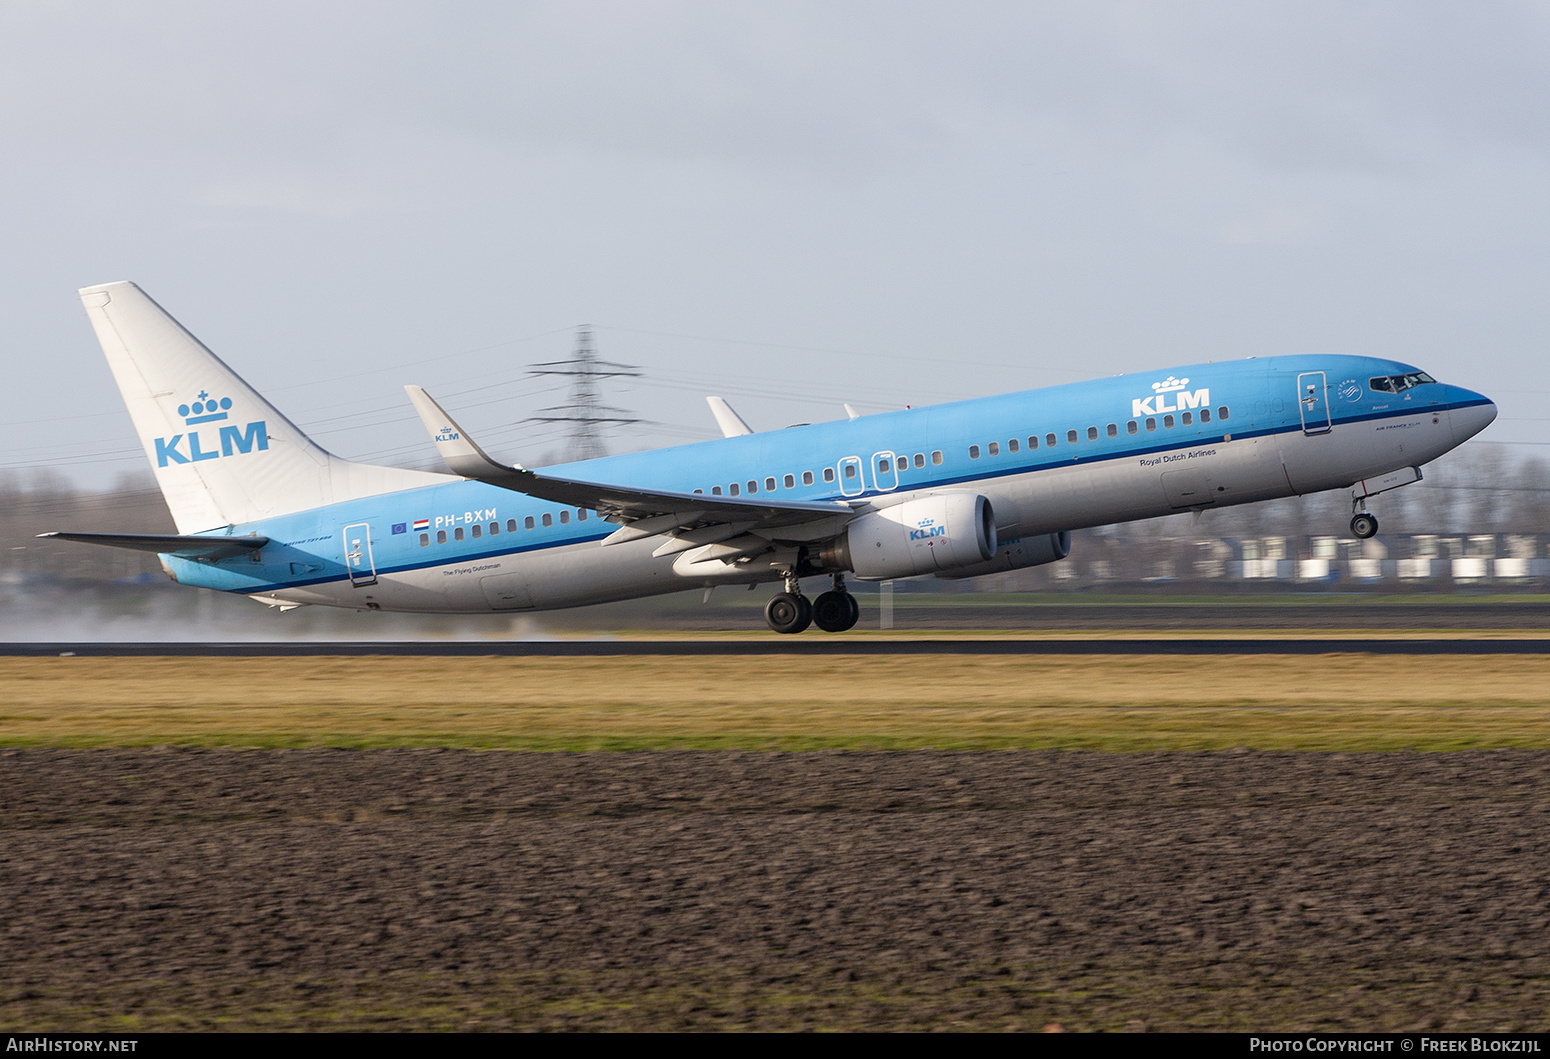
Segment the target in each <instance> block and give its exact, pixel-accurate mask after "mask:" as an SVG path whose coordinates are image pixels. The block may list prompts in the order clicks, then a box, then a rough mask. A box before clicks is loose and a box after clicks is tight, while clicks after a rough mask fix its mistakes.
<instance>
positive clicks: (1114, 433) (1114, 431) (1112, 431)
mask: <svg viewBox="0 0 1550 1059" xmlns="http://www.w3.org/2000/svg"><path fill="white" fill-rule="evenodd" d="M1109 437H1111V438H1117V437H1119V427H1117V426H1115V425H1114V424H1113V423H1110V424H1109Z"/></svg>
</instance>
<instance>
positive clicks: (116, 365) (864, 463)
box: [47, 283, 1496, 633]
mask: <svg viewBox="0 0 1550 1059" xmlns="http://www.w3.org/2000/svg"><path fill="white" fill-rule="evenodd" d="M81 300H82V301H83V302H84V304H85V306H86V313H87V316H88V317H89V318H90V320H91V323H92V326H93V327H94V328H95V329H96V332H97V338H98V340H99V341H100V342H101V344H102V350H103V352H104V353H105V354H106V355H107V359H108V364H109V366H110V367H111V368H112V371H113V375H114V377H115V379H116V380H117V382H118V386H119V389H120V391H121V392H122V393H123V396H124V401H125V403H126V404H127V405H128V406H129V414H130V417H131V418H132V419H133V421H134V425H135V429H136V431H137V432H138V433H139V435H140V441H141V443H142V444H143V445H144V447H145V453H146V455H147V456H148V457H149V458H150V461H151V464H152V467H153V468H154V469H155V472H156V479H157V482H158V484H159V485H160V486H161V490H162V493H163V495H164V496H165V497H166V500H167V506H168V507H169V508H170V509H171V511H172V517H173V520H174V523H175V524H176V526H177V529H178V533H177V534H176V535H166V536H159V535H143V534H91V533H68V532H64V533H55V534H48V535H47V536H54V537H61V538H64V539H67V540H75V541H85V542H89V543H94V544H105V545H111V546H114V547H120V548H134V549H139V550H142V551H149V552H155V553H157V554H158V556H159V557H160V559H161V563H162V565H163V567H164V568H165V569H166V571H167V573H168V574H170V575H171V576H172V578H173V579H174V580H176V581H178V582H179V583H181V584H185V585H195V586H198V587H201V588H210V589H217V590H221V591H225V592H235V593H240V594H243V595H247V596H251V597H253V598H254V599H257V600H259V601H261V602H264V603H267V604H270V605H272V606H275V607H278V608H280V609H282V610H285V609H290V608H292V607H298V606H302V605H305V604H321V605H325V606H335V607H353V608H356V609H360V610H396V611H419V612H442V613H476V612H477V613H488V612H490V611H525V610H544V609H554V608H560V607H574V606H579V605H582V604H588V603H602V602H606V601H610V600H621V599H631V598H634V597H639V596H649V595H654V594H657V593H663V592H677V591H682V590H683V589H686V588H691V587H699V586H702V585H718V584H728V583H730V584H754V583H760V582H783V585H784V591H782V592H780V593H778V594H777V595H775V596H774V598H772V599H771V600H770V602H769V605H768V606H767V607H766V609H765V616H766V618H767V619H768V621H769V624H770V627H771V628H773V629H775V630H776V631H777V632H785V633H795V632H801V631H802V630H803V629H805V628H807V627H808V625H809V624H816V625H818V627H819V628H821V629H824V630H826V631H829V632H842V631H844V630H846V629H849V628H851V627H852V626H853V625H855V623H856V619H857V615H858V609H857V606H856V602H855V598H854V597H853V596H852V595H851V594H850V593H849V592H848V591H846V589H845V578H846V577H847V576H849V577H855V578H859V579H862V580H869V581H882V580H889V579H893V578H901V577H915V576H920V575H928V574H929V575H934V576H936V577H939V578H964V577H976V576H979V575H981V574H991V573H1000V572H1004V571H1008V570H1015V569H1018V568H1020V567H1027V566H1036V565H1039V564H1041V563H1050V562H1056V561H1058V560H1060V559H1063V558H1065V556H1066V554H1067V552H1068V550H1069V543H1070V536H1069V533H1070V531H1071V530H1074V529H1079V528H1082V527H1087V526H1101V525H1105V524H1109V523H1115V522H1125V521H1129V520H1132V519H1143V518H1152V517H1155V516H1158V515H1167V514H1170V513H1175V512H1180V511H1192V510H1201V509H1204V508H1210V507H1225V506H1228V505H1232V504H1246V503H1252V502H1255V501H1259V500H1270V499H1274V498H1277V497H1286V496H1293V495H1297V494H1302V493H1316V492H1320V491H1322V490H1327V489H1350V490H1351V491H1352V492H1351V496H1352V506H1353V511H1354V515H1353V517H1352V520H1351V530H1352V532H1354V533H1355V534H1356V535H1357V536H1359V537H1370V536H1372V535H1373V534H1374V533H1376V532H1377V520H1376V519H1375V518H1374V517H1373V516H1372V515H1371V514H1370V513H1368V511H1367V498H1369V497H1371V496H1373V495H1374V494H1377V493H1381V492H1383V491H1385V490H1388V489H1393V488H1397V487H1399V486H1402V485H1406V484H1408V483H1410V482H1414V481H1417V480H1419V479H1420V477H1421V467H1422V465H1424V464H1425V463H1427V462H1428V461H1430V460H1434V459H1436V458H1437V457H1438V456H1441V455H1442V454H1443V453H1445V452H1447V451H1448V450H1449V449H1452V448H1454V447H1455V446H1457V445H1459V444H1461V443H1462V442H1464V441H1465V440H1466V439H1468V438H1470V437H1473V436H1474V435H1475V434H1477V433H1479V432H1480V431H1481V430H1483V429H1484V428H1485V427H1486V426H1487V425H1488V424H1489V423H1490V422H1491V421H1492V420H1493V419H1494V418H1495V417H1496V406H1495V405H1494V404H1492V403H1491V401H1490V400H1488V399H1487V398H1485V397H1483V396H1481V395H1480V394H1478V393H1475V392H1473V391H1471V390H1466V389H1464V388H1462V387H1459V386H1452V385H1448V384H1446V383H1441V382H1437V381H1435V380H1434V379H1432V377H1431V376H1429V375H1427V374H1426V373H1425V372H1423V371H1420V370H1418V369H1417V368H1414V367H1412V366H1410V365H1408V364H1401V363H1397V362H1395V361H1391V360H1385V359H1379V358H1373V357H1358V356H1337V355H1328V356H1325V355H1307V356H1281V357H1266V358H1261V359H1249V360H1240V361H1231V362H1223V363H1214V364H1192V365H1188V366H1186V367H1176V368H1169V369H1165V370H1161V371H1156V372H1149V373H1145V374H1132V375H1121V376H1118V377H1115V378H1109V379H1101V380H1095V381H1091V382H1081V383H1073V384H1071V385H1067V386H1055V387H1050V388H1048V389H1041V390H1029V391H1026V392H1023V393H1012V394H1006V395H1004V396H1000V397H984V398H979V399H976V400H970V401H960V402H956V403H952V404H941V405H934V406H930V407H924V408H910V409H906V410H904V411H900V412H889V413H885V414H881V415H871V416H862V417H858V418H852V419H848V420H840V421H837V422H832V423H819V424H815V425H811V426H801V427H789V428H787V429H785V430H776V431H767V432H762V433H753V432H750V431H748V430H747V428H746V426H745V425H744V424H743V423H742V421H741V420H739V419H738V418H737V416H736V414H735V413H733V412H732V411H731V409H730V408H729V407H727V406H726V404H725V402H719V399H713V400H712V408H713V410H714V411H715V412H716V417H717V419H718V421H720V422H721V423H722V425H723V429H724V431H725V432H726V433H727V435H728V436H727V437H725V438H722V439H720V440H716V441H706V442H700V443H698V444H693V445H683V446H678V447H675V448H668V449H658V450H655V451H650V452H637V453H631V454H629V455H624V456H609V457H606V458H603V459H596V460H588V461H585V462H581V463H573V464H567V465H564V466H559V467H549V468H544V469H542V470H540V471H532V470H528V469H526V468H523V467H521V466H520V465H510V466H508V465H505V464H502V463H499V462H497V461H496V460H495V459H493V458H491V457H490V456H489V455H488V454H487V453H486V452H485V451H484V450H483V449H481V448H480V447H479V445H478V444H476V443H475V442H474V441H473V439H471V438H470V437H469V436H468V435H467V433H466V432H465V431H463V430H462V428H461V427H459V426H458V425H457V423H456V422H454V421H453V419H452V417H451V416H450V415H449V414H448V413H447V412H445V411H443V410H442V408H441V407H440V406H439V405H437V404H436V403H435V401H434V400H432V399H431V397H430V395H428V394H427V393H426V392H425V391H424V390H422V389H420V388H419V387H413V386H411V387H407V389H408V392H409V397H410V399H411V401H412V402H413V404H414V406H415V408H416V410H417V411H418V412H419V414H420V417H421V418H422V419H423V420H424V422H425V426H426V428H427V429H428V430H429V431H430V433H431V436H432V439H433V441H434V444H435V446H436V448H437V449H438V450H439V452H440V454H441V457H442V459H443V460H444V461H445V462H446V464H447V467H448V469H449V470H450V472H451V473H449V474H436V473H430V472H425V471H411V470H403V469H400V468H396V467H381V466H374V465H370V464H363V463H355V462H352V461H349V460H343V459H340V458H339V457H337V456H334V455H331V454H330V453H328V452H325V451H324V450H323V449H321V448H319V447H318V446H317V445H316V444H314V443H313V442H312V441H311V440H310V439H309V438H308V437H307V436H306V435H305V434H303V433H302V432H301V431H300V430H299V429H297V427H296V426H295V425H294V424H293V423H291V422H290V421H289V420H287V419H286V418H285V417H284V416H282V415H281V414H280V413H279V412H278V411H276V410H275V408H274V407H273V406H272V405H270V404H269V403H268V402H267V401H265V400H264V398H262V397H260V396H259V395H258V393H256V392H255V391H254V390H253V389H251V388H250V387H249V386H248V385H247V384H246V383H245V382H243V381H242V379H240V378H239V377H238V376H237V375H236V373H235V372H233V371H232V370H231V369H230V368H229V367H227V366H226V364H224V363H223V362H222V361H221V360H220V359H219V358H217V357H216V356H215V355H214V354H213V353H211V352H210V351H209V350H208V349H206V348H205V347H204V346H203V345H201V344H200V342H199V341H198V339H196V338H194V337H193V335H191V334H189V333H188V332H187V331H185V330H184V329H183V328H182V326H180V325H179V324H178V322H177V321H176V320H174V319H173V318H172V317H171V316H170V315H168V314H167V313H166V312H165V311H164V310H163V309H162V308H161V307H160V306H159V305H157V304H156V303H155V302H154V301H152V300H151V299H150V298H149V297H147V296H146V295H145V293H144V292H142V291H141V290H140V288H139V287H137V286H135V285H134V284H133V283H108V284H103V285H102V286H97V287H87V288H85V289H83V290H82V291H81ZM820 576H821V577H826V578H830V579H831V584H830V586H829V587H828V589H827V590H826V591H824V592H823V593H822V594H821V595H819V596H818V597H817V599H816V600H812V601H809V600H808V598H807V597H806V596H805V595H803V593H802V579H803V578H817V577H820Z"/></svg>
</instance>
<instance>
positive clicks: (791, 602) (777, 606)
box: [764, 592, 813, 633]
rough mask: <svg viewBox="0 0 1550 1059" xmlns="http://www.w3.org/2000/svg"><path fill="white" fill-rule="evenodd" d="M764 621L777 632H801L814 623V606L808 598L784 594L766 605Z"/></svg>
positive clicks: (788, 593)
mask: <svg viewBox="0 0 1550 1059" xmlns="http://www.w3.org/2000/svg"><path fill="white" fill-rule="evenodd" d="M764 620H765V621H767V622H769V623H770V628H772V629H774V630H775V631H776V632H782V633H793V632H801V631H802V630H803V629H805V628H807V627H808V626H809V625H811V624H812V623H813V605H812V603H810V602H808V599H807V597H806V596H795V595H792V594H791V593H790V592H782V593H780V594H779V595H777V596H775V597H773V598H772V599H771V600H770V601H769V602H768V603H766V604H765V605H764Z"/></svg>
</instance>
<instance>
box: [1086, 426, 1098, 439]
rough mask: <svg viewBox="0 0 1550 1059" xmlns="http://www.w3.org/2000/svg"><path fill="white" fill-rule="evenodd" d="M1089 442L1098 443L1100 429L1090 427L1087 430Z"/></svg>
mask: <svg viewBox="0 0 1550 1059" xmlns="http://www.w3.org/2000/svg"><path fill="white" fill-rule="evenodd" d="M1087 440H1088V441H1097V440H1098V428H1097V427H1088V428H1087Z"/></svg>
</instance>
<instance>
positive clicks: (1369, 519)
mask: <svg viewBox="0 0 1550 1059" xmlns="http://www.w3.org/2000/svg"><path fill="white" fill-rule="evenodd" d="M1351 532H1352V533H1354V534H1355V535H1356V536H1358V537H1360V538H1361V539H1362V540H1366V539H1367V538H1369V537H1376V536H1377V535H1378V520H1377V518H1376V517H1375V516H1373V515H1369V514H1367V512H1365V511H1362V512H1358V513H1357V514H1355V515H1353V516H1351Z"/></svg>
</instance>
